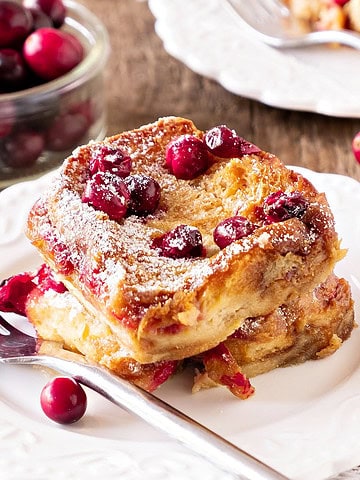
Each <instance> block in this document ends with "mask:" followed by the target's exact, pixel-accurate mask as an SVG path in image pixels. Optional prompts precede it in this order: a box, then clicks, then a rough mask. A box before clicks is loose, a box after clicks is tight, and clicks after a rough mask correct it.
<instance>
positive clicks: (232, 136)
mask: <svg viewBox="0 0 360 480" xmlns="http://www.w3.org/2000/svg"><path fill="white" fill-rule="evenodd" d="M204 141H205V143H206V145H207V147H208V149H209V150H210V152H211V153H213V154H214V155H216V156H217V157H220V158H232V157H241V156H243V155H248V154H251V153H258V152H260V149H259V148H258V147H257V146H255V145H253V144H252V143H249V142H247V141H246V140H244V139H243V138H242V137H239V136H238V135H237V134H236V132H235V131H234V130H230V128H228V127H226V126H225V125H219V126H218V127H214V128H212V129H211V130H209V131H208V132H207V133H206V134H205V138H204Z"/></svg>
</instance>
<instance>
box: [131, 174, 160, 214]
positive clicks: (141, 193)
mask: <svg viewBox="0 0 360 480" xmlns="http://www.w3.org/2000/svg"><path fill="white" fill-rule="evenodd" d="M124 183H125V184H126V186H127V188H128V191H129V194H130V200H129V213H130V214H135V215H148V214H150V213H153V212H155V210H156V209H157V207H158V205H159V201H160V185H159V184H158V182H157V181H156V180H154V179H153V178H151V177H148V176H147V175H142V174H136V175H130V176H129V177H126V178H125V179H124Z"/></svg>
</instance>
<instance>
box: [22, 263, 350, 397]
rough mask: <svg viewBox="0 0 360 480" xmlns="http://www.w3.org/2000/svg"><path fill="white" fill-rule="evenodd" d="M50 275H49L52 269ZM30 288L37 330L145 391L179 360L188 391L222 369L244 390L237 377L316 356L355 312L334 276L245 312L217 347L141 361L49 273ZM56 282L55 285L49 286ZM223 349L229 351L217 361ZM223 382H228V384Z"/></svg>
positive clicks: (336, 343)
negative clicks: (269, 306) (188, 375)
mask: <svg viewBox="0 0 360 480" xmlns="http://www.w3.org/2000/svg"><path fill="white" fill-rule="evenodd" d="M49 273H50V276H51V275H52V274H51V272H49ZM41 277H42V281H40V282H38V285H37V287H36V288H34V289H33V290H32V292H31V293H30V295H29V297H28V300H27V304H26V313H27V316H28V318H29V320H30V322H31V323H33V325H34V326H35V328H36V331H37V333H38V335H39V337H40V338H41V339H43V340H48V341H49V340H50V341H52V342H57V343H59V344H60V345H61V346H62V347H63V348H65V349H67V350H70V351H72V352H78V353H81V354H82V355H84V356H85V357H86V359H87V360H88V361H90V362H95V363H97V364H100V365H103V366H105V367H107V368H109V369H110V370H112V371H113V372H115V373H116V374H117V375H119V376H121V377H123V378H126V379H127V380H129V381H131V382H133V383H135V384H137V385H139V386H140V387H142V388H144V389H146V390H149V391H152V390H154V389H156V388H157V387H158V386H159V385H160V384H162V383H163V382H164V381H166V380H167V379H168V378H169V376H171V375H172V374H174V373H175V372H176V370H177V369H178V368H179V367H180V366H181V364H184V363H185V364H186V365H188V364H189V363H190V364H191V365H193V366H195V367H196V368H197V369H198V373H197V375H196V377H195V384H194V390H195V391H196V390H199V389H200V388H203V387H208V386H209V385H210V386H214V385H215V384H224V373H225V374H229V370H230V373H231V371H234V370H235V372H236V373H237V375H239V374H241V377H240V378H241V380H242V381H245V385H247V388H246V390H245V394H244V389H241V390H240V392H239V389H235V388H231V385H230V390H231V391H232V392H233V393H234V394H235V395H237V396H239V397H241V398H246V397H247V396H249V395H251V394H252V393H253V389H252V387H251V386H250V384H249V383H246V378H245V377H244V375H245V376H247V377H254V376H256V375H259V374H261V373H265V372H268V371H270V370H273V369H275V368H277V367H284V366H288V365H292V364H296V363H302V362H305V361H307V360H310V359H318V358H323V357H324V356H326V355H330V354H332V353H334V352H335V351H336V350H337V349H338V348H339V347H340V345H341V344H342V342H343V341H345V340H346V339H347V338H348V337H349V336H350V334H351V331H352V329H353V328H354V311H353V302H352V299H351V292H350V288H349V285H348V283H347V282H346V281H345V280H344V279H339V278H337V277H336V276H335V275H333V274H332V275H330V276H329V278H328V279H327V280H326V281H325V282H324V283H323V284H321V285H320V286H318V287H317V288H316V289H315V290H314V291H313V292H311V293H309V294H307V295H305V296H304V297H302V298H299V299H297V300H296V301H294V302H293V303H291V304H288V305H282V306H280V307H279V308H277V309H276V310H275V311H273V312H272V313H270V314H269V315H266V316H262V317H257V318H247V319H246V320H245V321H244V322H243V323H242V325H241V327H240V328H239V329H238V330H237V331H236V332H234V333H233V334H232V335H231V336H230V337H228V338H227V339H226V340H225V341H224V342H223V343H222V344H221V346H220V348H221V350H220V353H221V354H218V352H219V346H217V347H215V349H212V350H210V351H207V352H203V353H202V354H200V355H199V356H197V357H195V358H190V359H183V360H185V362H183V360H181V361H179V362H176V361H160V362H156V363H150V364H140V363H139V362H137V361H136V360H134V359H133V358H131V356H130V354H129V352H128V351H126V349H124V347H123V346H122V344H121V343H120V342H119V339H118V336H117V335H116V333H114V332H113V331H112V330H111V328H110V327H109V326H108V325H106V324H105V323H104V322H101V321H99V319H98V318H97V317H96V316H94V315H92V314H91V313H89V312H88V311H86V309H85V308H84V307H83V306H82V305H81V304H80V303H79V301H78V300H77V299H76V298H75V297H74V296H73V295H72V294H71V293H70V292H69V291H68V290H65V289H59V288H57V284H56V283H55V284H54V283H53V281H50V282H49V277H48V276H46V275H45V276H44V275H41ZM54 285H55V288H54ZM224 349H225V351H226V352H227V356H225V358H228V357H229V356H230V359H231V362H232V363H231V364H229V361H228V360H225V363H224V355H223V353H224ZM227 386H228V387H229V385H227Z"/></svg>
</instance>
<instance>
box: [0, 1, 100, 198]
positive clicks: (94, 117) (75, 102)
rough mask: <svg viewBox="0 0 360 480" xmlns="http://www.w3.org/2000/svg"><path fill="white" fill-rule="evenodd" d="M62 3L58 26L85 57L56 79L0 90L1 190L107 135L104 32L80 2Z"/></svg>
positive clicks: (42, 171)
mask: <svg viewBox="0 0 360 480" xmlns="http://www.w3.org/2000/svg"><path fill="white" fill-rule="evenodd" d="M64 4H65V6H66V9H67V16H66V19H65V23H64V25H63V27H62V29H63V30H64V31H68V32H71V33H72V34H74V35H76V36H77V37H78V39H79V40H80V41H81V43H82V44H83V46H84V49H85V56H84V59H83V60H82V61H81V63H80V64H79V65H77V66H76V67H75V68H74V69H73V70H71V71H70V72H68V73H67V74H65V75H63V76H62V77H59V78H57V79H55V80H52V81H50V82H47V83H45V84H42V85H39V86H36V87H32V88H28V89H25V90H21V91H18V92H12V93H5V94H0V189H2V188H5V187H7V186H9V185H11V184H13V183H15V182H18V181H23V180H30V179H32V178H35V177H37V176H39V175H41V174H43V173H44V172H46V171H48V170H51V169H53V168H55V167H57V166H58V165H59V164H60V163H61V162H62V161H63V160H64V158H66V156H68V155H69V154H70V153H71V152H72V150H73V149H74V148H75V147H76V146H78V145H81V144H84V143H88V142H89V140H92V139H93V140H99V139H102V138H103V137H104V136H105V133H106V100H105V88H104V69H105V65H106V61H107V59H108V56H109V50H110V47H109V39H108V35H107V31H106V29H105V27H104V26H103V25H102V23H101V22H100V20H99V19H98V18H97V17H96V16H95V15H94V14H93V13H91V12H90V11H89V10H88V9H87V8H85V7H84V6H82V5H80V4H78V3H76V2H74V1H71V0H65V1H64Z"/></svg>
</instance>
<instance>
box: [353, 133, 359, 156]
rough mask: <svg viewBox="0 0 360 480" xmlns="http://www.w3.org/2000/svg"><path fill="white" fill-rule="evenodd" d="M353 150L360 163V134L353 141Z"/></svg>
mask: <svg viewBox="0 0 360 480" xmlns="http://www.w3.org/2000/svg"><path fill="white" fill-rule="evenodd" d="M352 150H353V153H354V157H355V159H356V160H357V161H358V162H359V163H360V132H358V133H357V134H356V135H355V137H354V138H353V141H352Z"/></svg>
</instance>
